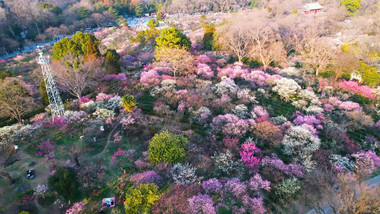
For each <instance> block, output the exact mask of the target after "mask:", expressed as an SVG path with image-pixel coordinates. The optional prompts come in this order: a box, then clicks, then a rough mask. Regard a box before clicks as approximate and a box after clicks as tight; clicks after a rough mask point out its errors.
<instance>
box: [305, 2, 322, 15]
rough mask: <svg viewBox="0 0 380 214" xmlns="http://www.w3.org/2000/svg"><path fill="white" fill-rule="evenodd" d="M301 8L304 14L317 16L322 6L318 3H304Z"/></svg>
mask: <svg viewBox="0 0 380 214" xmlns="http://www.w3.org/2000/svg"><path fill="white" fill-rule="evenodd" d="M303 8H304V13H305V14H317V13H320V12H322V11H323V6H322V5H320V4H319V3H318V2H314V3H306V4H305V5H304V6H303Z"/></svg>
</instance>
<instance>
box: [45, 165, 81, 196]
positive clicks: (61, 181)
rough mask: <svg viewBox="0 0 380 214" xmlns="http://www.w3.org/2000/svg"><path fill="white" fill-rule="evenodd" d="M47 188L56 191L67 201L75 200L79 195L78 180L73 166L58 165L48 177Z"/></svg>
mask: <svg viewBox="0 0 380 214" xmlns="http://www.w3.org/2000/svg"><path fill="white" fill-rule="evenodd" d="M48 185H49V189H51V190H53V191H56V192H57V193H58V194H59V195H60V196H62V197H63V198H64V199H65V200H67V201H76V200H77V199H79V197H80V192H79V182H78V179H77V175H76V172H75V170H74V169H73V168H69V167H59V168H58V169H57V170H56V172H55V173H54V175H52V176H50V177H49V178H48Z"/></svg>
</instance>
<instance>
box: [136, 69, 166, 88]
mask: <svg viewBox="0 0 380 214" xmlns="http://www.w3.org/2000/svg"><path fill="white" fill-rule="evenodd" d="M160 82H161V76H160V75H159V74H158V72H157V71H156V70H153V69H152V70H149V71H144V72H142V73H141V74H140V83H141V84H143V86H145V87H153V86H156V85H158V84H160Z"/></svg>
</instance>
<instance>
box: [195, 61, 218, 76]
mask: <svg viewBox="0 0 380 214" xmlns="http://www.w3.org/2000/svg"><path fill="white" fill-rule="evenodd" d="M197 74H198V75H199V76H202V77H203V78H206V79H210V78H212V77H214V72H213V71H212V70H211V68H210V66H208V65H206V64H203V63H200V64H198V66H197Z"/></svg>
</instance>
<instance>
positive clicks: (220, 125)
mask: <svg viewBox="0 0 380 214" xmlns="http://www.w3.org/2000/svg"><path fill="white" fill-rule="evenodd" d="M254 124H255V121H254V120H253V119H240V118H239V117H238V116H236V115H233V114H225V115H219V116H217V117H214V119H213V120H212V124H211V128H212V131H213V132H215V133H222V134H224V135H231V136H236V137H242V136H244V135H245V134H246V133H247V131H248V130H250V129H251V128H252V127H253V126H254Z"/></svg>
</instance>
